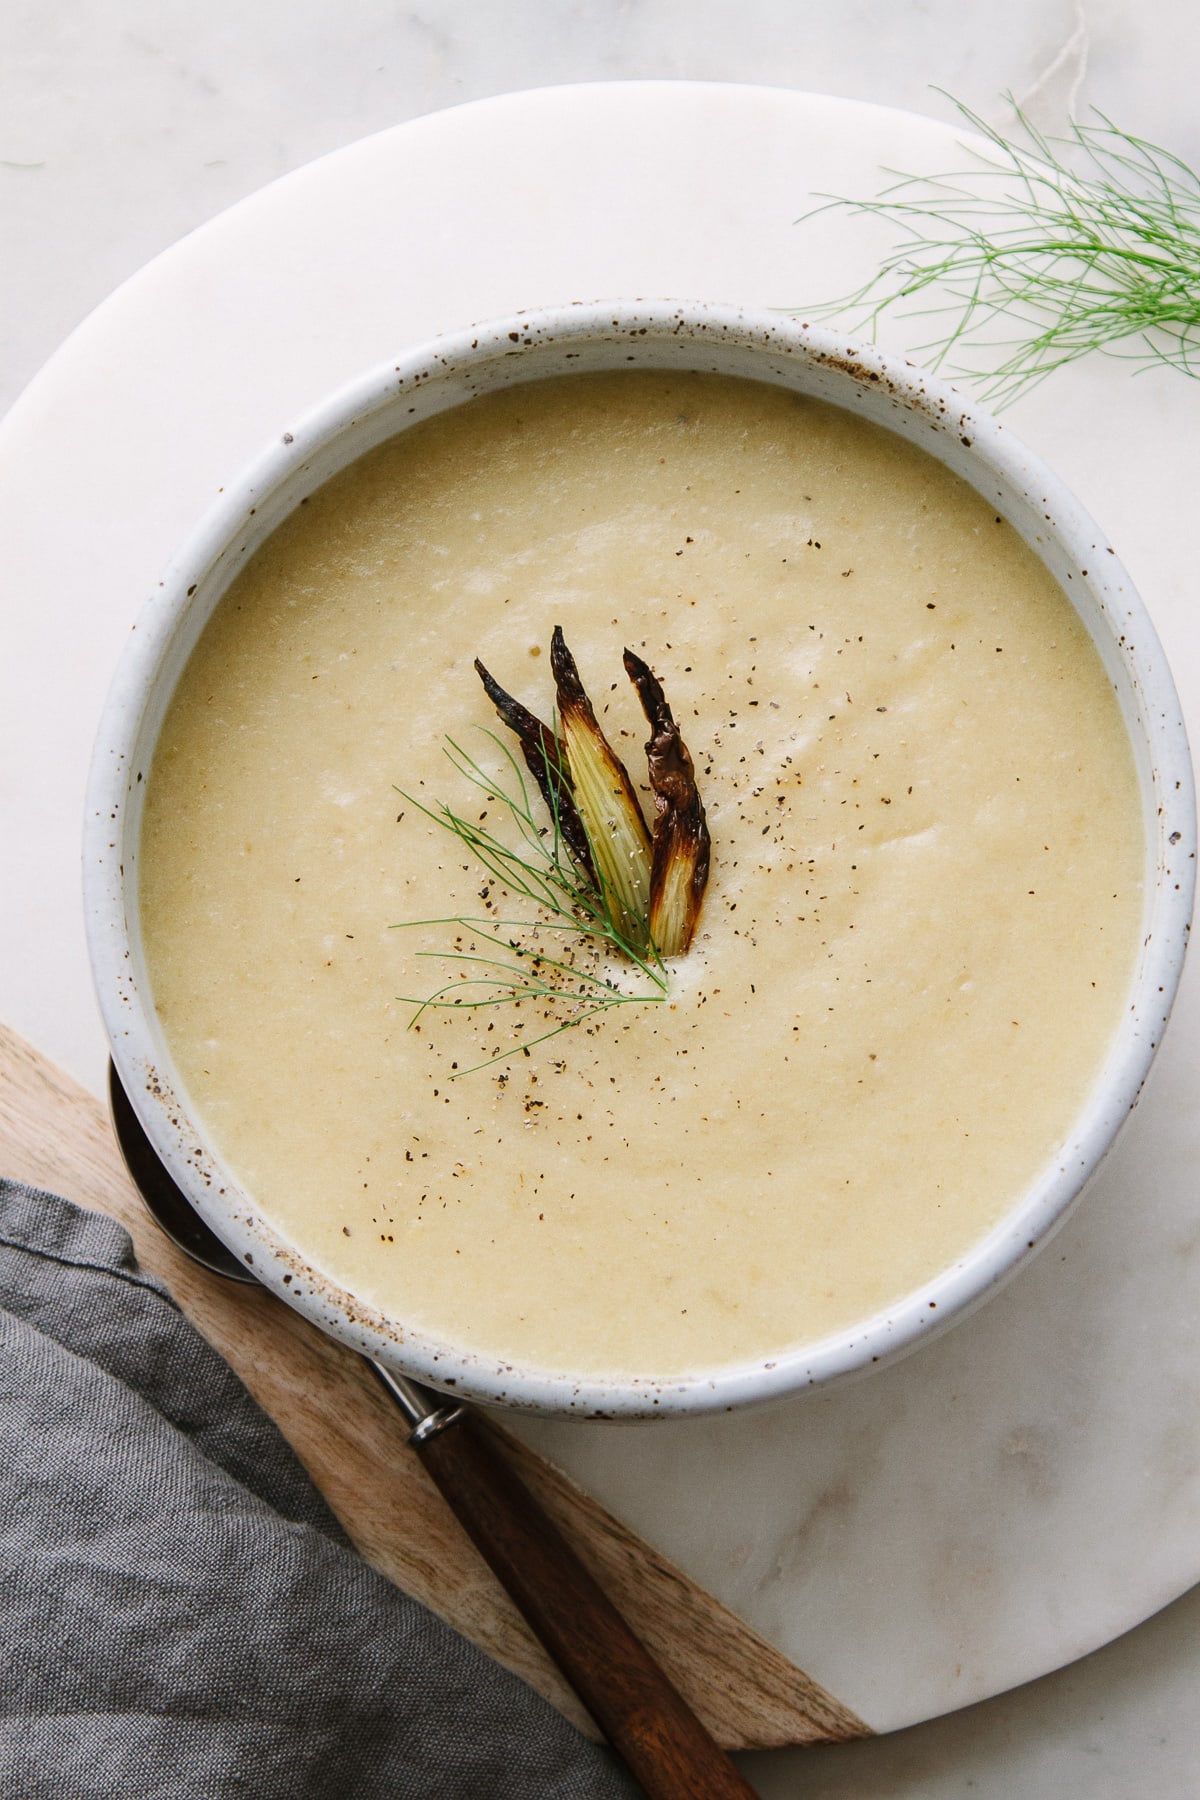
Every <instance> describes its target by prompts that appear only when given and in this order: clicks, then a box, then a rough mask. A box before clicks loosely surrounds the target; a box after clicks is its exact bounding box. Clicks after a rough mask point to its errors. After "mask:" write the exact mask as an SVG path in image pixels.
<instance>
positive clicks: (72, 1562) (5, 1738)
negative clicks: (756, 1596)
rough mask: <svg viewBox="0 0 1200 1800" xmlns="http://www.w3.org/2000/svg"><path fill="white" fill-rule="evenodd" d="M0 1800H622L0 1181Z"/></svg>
mask: <svg viewBox="0 0 1200 1800" xmlns="http://www.w3.org/2000/svg"><path fill="white" fill-rule="evenodd" d="M0 1581H2V1583H3V1586H2V1588H0V1795H3V1796H5V1800H115V1797H116V1796H120V1797H121V1800H192V1797H193V1796H194V1797H195V1800H225V1797H226V1796H232V1795H254V1796H255V1800H324V1797H325V1796H328V1797H329V1800H373V1797H374V1796H377V1795H378V1796H380V1797H381V1800H382V1797H383V1796H386V1797H387V1800H410V1797H412V1800H416V1797H417V1796H421V1797H424V1796H433V1795H436V1796H438V1797H439V1800H459V1797H461V1800H484V1797H487V1796H496V1797H497V1800H501V1797H506V1796H510V1795H511V1796H513V1797H514V1800H518V1797H519V1800H541V1797H542V1796H550V1797H553V1800H584V1796H587V1797H588V1800H632V1797H633V1796H635V1795H636V1793H637V1791H638V1790H637V1789H636V1788H635V1786H634V1785H633V1783H632V1782H631V1781H630V1780H629V1778H628V1777H627V1776H626V1775H625V1773H624V1772H623V1770H621V1769H620V1768H619V1767H618V1766H617V1764H616V1763H615V1761H614V1760H613V1759H612V1758H611V1757H610V1756H609V1754H608V1753H607V1752H606V1751H603V1750H600V1749H597V1748H596V1747H594V1746H593V1745H591V1744H589V1743H587V1741H586V1740H585V1739H584V1738H582V1737H581V1736H580V1735H579V1734H578V1733H577V1732H576V1731H574V1730H573V1728H572V1727H571V1726H569V1725H568V1724H567V1723H566V1722H565V1721H564V1720H563V1719H562V1718H560V1716H559V1715H558V1714H557V1713H556V1712H555V1711H554V1709H553V1708H552V1707H550V1706H548V1705H547V1704H546V1703H545V1702H544V1701H542V1700H541V1699H540V1698H539V1697H538V1696H537V1695H536V1694H534V1693H533V1692H532V1690H531V1689H529V1688H527V1687H526V1686H525V1685H524V1684H523V1683H522V1682H520V1681H518V1680H517V1679H516V1678H515V1677H513V1676H511V1675H509V1674H508V1673H507V1672H506V1671H504V1670H503V1669H501V1668H500V1667H499V1666H498V1665H497V1664H495V1663H493V1662H491V1661H490V1660H489V1659H488V1658H487V1657H485V1656H484V1655H482V1654H481V1653H480V1652H479V1651H477V1650H476V1649H475V1648H474V1647H473V1646H472V1645H470V1644H468V1643H467V1642H466V1640H465V1639H463V1638H461V1637H459V1636H458V1635H457V1634H456V1633H455V1632H453V1631H451V1630H450V1629H449V1628H448V1627H447V1626H445V1625H444V1624H442V1622H441V1621H440V1620H438V1619H436V1618H434V1616H433V1615H432V1614H431V1613H429V1612H427V1611H426V1610H425V1608H424V1607H422V1606H420V1605H419V1604H418V1603H417V1602H416V1601H414V1600H411V1599H409V1598H408V1597H407V1596H406V1595H404V1594H402V1593H400V1592H399V1590H398V1589H396V1588H395V1587H393V1586H392V1585H391V1583H390V1582H388V1581H386V1580H384V1578H383V1577H382V1576H380V1575H377V1574H376V1573H375V1572H374V1571H373V1570H372V1569H370V1568H368V1567H367V1565H366V1564H365V1563H364V1562H363V1561H362V1560H361V1559H360V1558H359V1557H358V1556H357V1555H356V1554H355V1552H354V1551H353V1550H352V1549H351V1547H350V1545H349V1544H348V1542H347V1540H346V1538H345V1537H344V1535H343V1533H342V1531H341V1529H340V1528H339V1526H338V1525H337V1523H336V1521H335V1520H334V1518H333V1516H332V1514H331V1513H330V1512H329V1510H328V1509H327V1507H326V1506H325V1504H324V1502H323V1501H322V1500H321V1498H320V1496H319V1495H318V1494H317V1492H316V1490H315V1489H314V1488H313V1487H312V1485H311V1484H310V1482H309V1480H308V1478H307V1476H306V1475H305V1473H304V1471H303V1469H302V1468H301V1467H300V1465H299V1463H298V1462H297V1461H296V1459H295V1457H294V1456H293V1454H292V1452H291V1450H290V1449H289V1448H288V1446H287V1444H286V1442H285V1441H284V1439H283V1438H282V1437H281V1436H280V1434H279V1432H278V1431H277V1430H276V1429H275V1427H274V1425H273V1424H272V1423H271V1421H270V1420H269V1419H268V1418H267V1417H266V1415H265V1414H264V1413H262V1412H261V1411H260V1410H259V1409H258V1407H257V1406H256V1405H255V1404H254V1402H253V1401H252V1400H251V1399H250V1397H249V1395H248V1394H247V1393H246V1391H245V1389H244V1388H243V1387H242V1386H241V1384H240V1382H239V1381H238V1380H237V1378H236V1377H235V1376H234V1374H233V1373H232V1371H231V1370H230V1369H229V1368H228V1367H227V1365H226V1364H225V1363H224V1362H223V1361H222V1360H221V1358H220V1357H219V1356H218V1355H217V1354H216V1352H215V1351H213V1350H212V1349H211V1348H210V1347H209V1346H208V1345H207V1344H206V1343H205V1342H204V1340H203V1339H202V1338H201V1337H200V1336H199V1334H198V1333H197V1332H196V1331H195V1330H194V1329H193V1328H192V1326H191V1325H190V1324H189V1322H188V1321H187V1320H186V1319H185V1318H184V1317H183V1315H182V1313H180V1311H179V1309H178V1307H177V1306H176V1305H175V1303H174V1301H173V1300H172V1299H171V1298H170V1296H169V1294H168V1293H167V1292H166V1290H165V1289H164V1288H162V1287H161V1286H160V1285H159V1284H158V1283H157V1282H155V1281H153V1280H152V1279H151V1278H150V1277H149V1276H147V1275H145V1274H144V1273H143V1272H142V1271H141V1270H140V1269H139V1268H138V1266H137V1263H136V1262H135V1260H134V1256H133V1246H132V1244H131V1242H130V1239H129V1237H128V1235H127V1233H126V1232H125V1231H124V1230H123V1229H122V1228H121V1227H120V1226H119V1225H117V1224H116V1223H115V1222H114V1221H113V1220H111V1219H107V1218H105V1217H103V1216H102V1215H100V1214H97V1213H85V1212H81V1211H80V1210H79V1209H78V1208H77V1207H74V1206H72V1205H70V1204H69V1203H68V1202H67V1201H64V1200H60V1199H57V1198H55V1197H54V1196H52V1195H49V1194H44V1193H39V1192H38V1191H36V1190H34V1189H32V1188H28V1187H24V1186H22V1185H19V1184H17V1183H14V1182H8V1181H3V1180H0Z"/></svg>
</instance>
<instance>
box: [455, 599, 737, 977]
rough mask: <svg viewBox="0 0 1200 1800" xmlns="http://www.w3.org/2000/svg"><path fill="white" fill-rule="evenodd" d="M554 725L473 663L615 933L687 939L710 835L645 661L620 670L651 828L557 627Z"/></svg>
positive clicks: (682, 749)
mask: <svg viewBox="0 0 1200 1800" xmlns="http://www.w3.org/2000/svg"><path fill="white" fill-rule="evenodd" d="M550 664H551V669H552V672H553V674H554V681H555V690H556V702H557V712H558V731H557V732H555V731H552V730H551V729H550V727H549V726H548V725H545V724H543V723H542V721H541V720H539V719H538V718H536V717H535V715H534V714H532V713H531V712H529V711H528V710H527V709H526V708H525V707H523V706H522V705H521V704H520V702H518V701H515V700H513V699H512V697H511V696H510V695H508V694H506V693H505V691H504V689H503V688H501V687H500V686H499V684H498V683H497V682H496V681H495V680H494V678H493V677H492V676H491V675H490V674H489V673H488V671H487V670H486V669H485V668H484V667H483V665H482V663H480V662H478V661H476V664H475V667H476V669H477V670H478V672H479V677H480V680H481V681H482V682H483V685H484V688H485V690H486V692H487V694H488V698H489V699H490V700H491V701H492V704H493V705H494V706H495V708H496V711H497V713H498V714H499V717H500V719H501V721H502V722H503V723H504V724H505V725H507V726H508V727H509V728H510V730H512V731H514V732H515V733H516V735H517V738H518V741H519V742H520V744H521V748H522V751H523V753H524V756H525V760H526V762H527V763H528V765H529V768H530V770H531V772H532V773H533V775H534V777H535V779H536V781H537V783H538V787H539V789H540V791H541V793H542V797H543V799H544V800H545V801H546V804H547V806H548V807H549V809H550V811H551V814H552V816H553V817H554V820H555V823H556V826H557V828H558V829H559V830H560V831H561V833H562V836H563V838H564V839H565V841H566V843H567V844H568V846H569V847H570V849H571V851H572V853H573V854H574V856H575V859H576V861H577V863H578V864H579V866H580V869H581V870H582V871H583V873H584V875H585V876H586V878H587V880H588V881H589V882H590V884H591V886H592V888H593V890H594V891H595V893H596V895H597V897H598V899H599V901H600V903H601V905H602V906H603V908H604V909H605V910H606V911H607V912H610V913H611V915H612V917H613V919H614V921H615V922H616V924H617V926H618V928H619V933H620V935H621V936H622V937H624V938H625V940H626V941H627V942H628V943H629V944H630V945H631V946H632V947H633V948H634V950H635V951H637V952H650V953H651V954H653V955H656V956H659V957H667V956H681V955H683V953H684V952H685V951H686V950H687V948H688V946H689V945H690V943H691V941H692V936H693V933H694V932H695V929H696V921H697V918H698V917H699V913H700V903H701V901H702V900H703V898H704V889H705V885H706V883H707V881H708V868H709V856H710V842H709V834H708V827H707V824H706V822H705V817H704V807H703V804H702V802H701V800H700V796H699V793H698V791H697V788H696V780H695V772H694V769H693V766H692V759H691V757H690V756H689V754H688V751H687V747H686V745H685V744H684V742H683V739H682V737H681V735H680V732H679V727H678V726H677V725H676V723H675V720H674V718H673V716H672V714H671V709H670V706H669V705H668V704H667V700H666V696H665V694H664V692H663V689H662V685H661V683H660V682H659V681H658V679H657V677H656V676H655V675H654V673H653V672H652V670H651V669H650V667H649V665H648V664H647V663H645V662H644V661H643V660H642V659H641V657H639V656H636V655H635V654H634V653H633V651H631V650H627V651H626V652H625V669H626V673H627V674H628V675H629V678H630V680H631V681H632V682H633V684H634V686H635V687H636V689H637V691H638V696H639V698H640V700H641V702H642V708H643V711H644V712H645V714H646V718H647V720H648V722H649V725H650V738H649V740H648V742H647V744H646V758H647V765H648V769H649V776H650V786H651V789H652V791H653V794H654V808H655V820H654V831H653V835H652V834H651V833H650V831H649V830H648V829H647V826H646V821H645V819H644V818H643V816H642V809H641V806H640V805H639V803H638V798H637V795H636V793H635V791H634V787H633V783H632V782H631V780H630V778H629V774H628V771H627V770H626V768H625V765H624V764H623V763H622V761H621V759H620V757H619V756H618V755H617V754H616V752H615V751H614V750H613V748H612V746H611V744H610V743H609V742H608V739H607V738H606V737H605V735H604V733H603V731H602V730H601V728H600V725H599V722H598V721H597V718H596V714H595V709H594V708H593V706H592V703H591V701H590V699H589V698H588V695H587V691H586V689H585V688H584V685H583V682H582V680H581V679H580V675H579V670H578V667H577V665H576V662H575V659H574V657H573V656H572V655H571V652H570V650H569V649H568V647H567V643H566V640H565V638H564V637H563V633H562V629H561V627H559V626H555V628H554V633H553V636H552V638H551V642H550Z"/></svg>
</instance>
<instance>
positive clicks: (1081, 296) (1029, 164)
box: [785, 102, 1200, 404]
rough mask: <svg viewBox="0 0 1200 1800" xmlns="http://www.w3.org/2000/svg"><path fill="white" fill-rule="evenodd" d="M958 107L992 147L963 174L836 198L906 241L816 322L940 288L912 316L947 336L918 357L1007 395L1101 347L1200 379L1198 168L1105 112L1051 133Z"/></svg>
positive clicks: (871, 313) (859, 316) (823, 308)
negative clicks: (995, 122)
mask: <svg viewBox="0 0 1200 1800" xmlns="http://www.w3.org/2000/svg"><path fill="white" fill-rule="evenodd" d="M955 104H956V105H958V110H959V112H960V113H961V115H962V117H963V119H964V120H965V122H966V123H967V124H968V125H969V126H970V127H971V128H972V129H973V130H974V131H976V132H977V133H978V134H979V135H980V136H981V137H982V138H984V139H985V140H986V146H987V147H986V149H981V150H978V151H976V150H975V147H974V146H971V151H972V154H974V155H975V157H976V161H975V164H974V166H973V167H971V168H969V169H965V170H962V171H960V172H958V173H954V174H946V175H940V176H914V175H905V176H901V177H900V179H899V180H898V181H897V182H896V183H895V184H894V185H893V186H892V187H889V188H887V189H885V190H884V191H883V192H882V193H881V194H880V195H879V197H878V198H877V199H874V200H849V199H835V200H833V201H831V202H830V203H829V204H831V205H834V206H838V207H845V208H847V209H848V210H850V211H851V212H855V213H860V214H869V215H873V216H875V217H879V218H883V219H886V220H887V221H889V222H890V223H892V224H894V225H896V226H897V228H898V229H899V230H900V232H901V233H902V235H901V238H900V241H899V242H898V243H897V244H896V246H895V247H894V248H893V249H892V250H891V251H890V252H889V253H888V254H887V255H886V256H885V257H884V259H883V262H882V264H881V266H880V268H879V271H878V273H877V274H876V275H874V276H873V277H872V278H871V280H869V281H868V282H866V283H865V284H864V285H863V286H862V287H861V288H859V289H858V290H857V291H856V292H855V293H853V294H849V295H846V296H844V297H843V298H842V299H840V300H836V301H830V302H825V303H822V304H821V305H820V306H817V307H815V308H810V309H809V310H808V311H806V313H805V317H807V318H821V319H828V318H830V317H832V316H834V315H835V314H836V315H841V316H843V317H846V318H848V319H849V321H850V322H851V323H852V325H853V326H854V328H855V329H867V330H871V331H874V329H875V327H876V325H877V323H878V320H879V318H880V316H881V315H882V314H883V313H885V312H889V311H893V310H895V309H901V308H903V307H904V304H905V303H906V302H909V301H913V300H915V299H919V298H920V297H922V296H927V297H928V299H929V302H930V303H929V305H928V306H924V307H921V306H913V307H911V308H910V309H908V311H907V313H906V316H916V317H921V318H929V319H931V320H934V321H937V322H938V323H937V325H936V327H935V332H936V335H935V336H933V337H932V338H931V339H929V340H928V341H927V342H925V343H923V344H917V345H914V346H912V347H911V353H912V354H913V355H914V356H916V357H919V358H920V359H921V360H923V361H927V362H929V363H930V365H931V366H932V367H933V368H935V369H937V368H941V367H946V368H947V369H949V370H951V371H952V372H953V373H955V374H958V375H963V376H966V377H968V378H970V379H972V380H974V381H975V382H976V383H977V386H978V389H979V392H980V395H981V397H983V398H986V399H988V400H990V401H992V402H993V403H995V404H1004V403H1006V402H1008V401H1011V400H1013V399H1015V398H1016V397H1017V396H1018V395H1020V394H1022V393H1024V392H1025V391H1026V390H1027V389H1029V388H1031V387H1033V386H1034V385H1035V384H1036V383H1037V382H1039V381H1041V380H1043V379H1044V378H1045V377H1046V376H1047V375H1049V374H1051V373H1052V372H1053V371H1054V370H1055V369H1058V368H1061V367H1062V365H1063V364H1064V363H1068V362H1073V361H1074V360H1076V358H1078V357H1081V356H1085V355H1087V354H1088V352H1090V351H1093V350H1098V351H1104V352H1106V353H1107V354H1109V355H1113V356H1119V357H1127V358H1130V359H1132V360H1133V361H1135V362H1137V363H1139V364H1141V365H1143V366H1148V365H1151V364H1154V363H1167V364H1170V365H1171V366H1172V367H1175V368H1178V369H1181V370H1182V371H1183V372H1184V373H1185V374H1188V375H1195V374H1198V373H1200V356H1198V352H1200V336H1198V335H1197V328H1198V327H1200V180H1198V178H1197V176H1196V175H1195V173H1194V172H1193V171H1192V170H1191V169H1190V168H1189V167H1188V166H1187V165H1186V164H1185V163H1183V162H1181V161H1180V159H1179V158H1178V157H1176V156H1173V155H1172V154H1171V153H1170V152H1169V151H1167V150H1163V149H1161V148H1159V147H1158V146H1157V145H1154V144H1150V143H1148V142H1146V141H1145V140H1144V139H1142V138H1138V137H1134V136H1132V135H1130V134H1129V133H1127V132H1124V131H1121V130H1120V129H1119V128H1118V127H1117V126H1116V125H1114V124H1113V123H1112V121H1111V120H1110V119H1108V118H1106V117H1105V116H1104V115H1103V114H1101V113H1095V114H1094V115H1093V117H1092V120H1091V122H1088V123H1083V124H1079V123H1074V124H1072V125H1071V127H1070V130H1069V133H1068V134H1067V135H1066V136H1063V137H1051V136H1047V135H1045V134H1043V133H1042V132H1039V131H1038V130H1037V129H1036V128H1035V127H1034V126H1033V125H1032V124H1031V123H1030V121H1029V120H1028V119H1027V118H1026V117H1025V116H1024V115H1023V114H1022V113H1021V112H1020V111H1019V110H1018V112H1017V122H1018V133H1019V135H1018V136H1015V137H1013V138H1009V137H1006V136H1004V135H1003V133H1002V132H1000V131H999V130H997V129H996V128H994V127H993V126H990V125H988V124H986V123H985V122H984V120H982V119H981V118H979V117H978V116H977V115H976V114H975V113H973V112H971V111H970V110H969V109H968V108H967V107H965V106H963V105H962V104H961V103H959V102H955ZM822 210H824V209H822ZM809 216H812V215H809ZM785 310H787V311H789V312H795V311H797V310H798V309H796V308H794V307H788V308H786V309H785ZM943 320H944V321H946V323H945V324H944V327H943V325H942V323H941V321H943Z"/></svg>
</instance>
